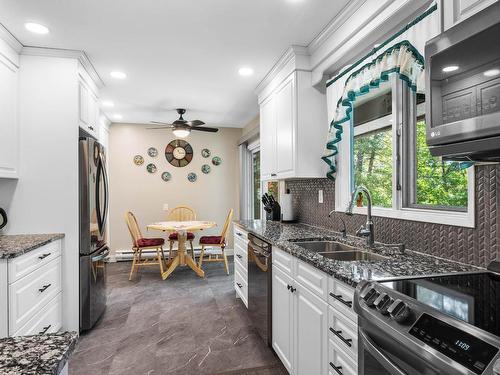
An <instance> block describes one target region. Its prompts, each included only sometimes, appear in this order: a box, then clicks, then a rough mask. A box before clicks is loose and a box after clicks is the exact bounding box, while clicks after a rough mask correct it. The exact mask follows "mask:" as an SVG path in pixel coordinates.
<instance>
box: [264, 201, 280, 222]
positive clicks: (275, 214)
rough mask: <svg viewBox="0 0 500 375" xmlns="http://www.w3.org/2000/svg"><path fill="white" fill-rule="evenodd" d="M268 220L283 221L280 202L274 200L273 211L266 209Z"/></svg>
mask: <svg viewBox="0 0 500 375" xmlns="http://www.w3.org/2000/svg"><path fill="white" fill-rule="evenodd" d="M266 220H271V221H281V207H280V205H279V203H278V202H274V204H273V207H272V209H271V212H267V211H266Z"/></svg>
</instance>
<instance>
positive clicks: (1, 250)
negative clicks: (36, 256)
mask: <svg viewBox="0 0 500 375" xmlns="http://www.w3.org/2000/svg"><path fill="white" fill-rule="evenodd" d="M63 237H64V234H62V233H52V234H12V235H8V234H3V235H0V259H7V258H15V257H18V256H20V255H23V254H25V253H27V252H30V251H32V250H35V249H37V248H39V247H40V246H43V245H46V244H48V243H49V242H52V241H56V240H59V239H61V238H63Z"/></svg>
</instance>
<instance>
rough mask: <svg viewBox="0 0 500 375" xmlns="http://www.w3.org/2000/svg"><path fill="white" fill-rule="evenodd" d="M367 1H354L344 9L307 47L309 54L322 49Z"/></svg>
mask: <svg viewBox="0 0 500 375" xmlns="http://www.w3.org/2000/svg"><path fill="white" fill-rule="evenodd" d="M366 1H367V0H352V1H349V3H348V4H347V5H346V6H345V7H344V8H342V10H341V11H340V12H339V13H338V14H337V15H336V16H335V17H334V18H333V19H332V20H331V21H330V23H328V25H326V27H325V28H324V29H323V30H321V31H320V33H319V34H318V35H317V36H316V37H315V38H314V39H313V40H312V42H311V43H309V45H308V46H307V49H308V52H309V54H310V55H312V54H313V53H314V52H315V51H316V50H317V49H318V48H320V47H321V46H322V45H323V43H325V41H327V40H328V38H330V36H331V35H332V34H333V33H335V31H337V30H338V29H339V28H340V27H341V26H342V25H343V24H344V23H345V22H347V21H349V19H350V18H351V16H352V15H353V14H354V13H355V12H356V11H357V10H358V9H359V8H360V7H361V6H362V5H363V4H364V3H365V2H366Z"/></svg>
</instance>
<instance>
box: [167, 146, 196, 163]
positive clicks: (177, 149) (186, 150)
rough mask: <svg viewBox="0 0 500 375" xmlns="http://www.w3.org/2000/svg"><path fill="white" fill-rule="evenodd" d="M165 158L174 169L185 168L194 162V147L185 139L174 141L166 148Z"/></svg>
mask: <svg viewBox="0 0 500 375" xmlns="http://www.w3.org/2000/svg"><path fill="white" fill-rule="evenodd" d="M165 158H166V159H167V161H168V162H169V163H170V164H172V165H173V166H174V167H185V166H186V165H188V164H189V163H191V160H193V147H191V145H190V144H189V143H187V142H186V141H185V140H183V139H174V140H173V141H172V142H170V143H169V144H168V145H167V147H166V148H165Z"/></svg>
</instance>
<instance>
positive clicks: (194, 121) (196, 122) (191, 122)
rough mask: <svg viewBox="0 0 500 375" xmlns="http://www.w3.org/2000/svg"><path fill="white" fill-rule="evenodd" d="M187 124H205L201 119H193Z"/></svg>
mask: <svg viewBox="0 0 500 375" xmlns="http://www.w3.org/2000/svg"><path fill="white" fill-rule="evenodd" d="M187 124H188V125H190V126H200V125H205V123H204V122H203V121H201V120H193V121H188V122H187Z"/></svg>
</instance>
